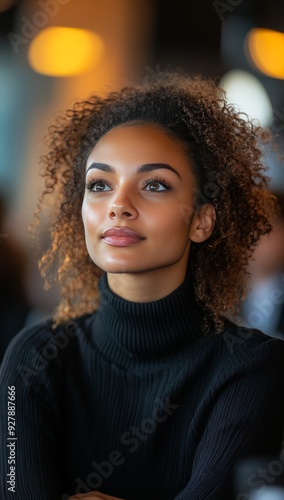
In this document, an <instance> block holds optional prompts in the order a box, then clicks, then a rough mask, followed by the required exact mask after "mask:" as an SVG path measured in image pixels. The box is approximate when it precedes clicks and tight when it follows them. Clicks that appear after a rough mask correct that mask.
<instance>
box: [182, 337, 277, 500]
mask: <svg viewBox="0 0 284 500" xmlns="http://www.w3.org/2000/svg"><path fill="white" fill-rule="evenodd" d="M272 342H273V343H274V342H275V345H274V347H275V349H274V353H273V351H271V355H270V356H269V357H267V359H266V362H263V361H258V360H256V361H255V362H249V363H248V364H247V365H246V366H245V365H244V366H243V367H242V368H241V370H240V371H239V373H238V374H236V375H235V376H234V377H233V378H232V379H231V380H229V379H228V380H225V379H224V383H223V385H222V390H221V391H220V392H219V394H218V395H216V402H215V404H214V405H212V410H211V413H210V417H209V419H208V424H207V426H206V428H205V429H204V433H203V435H202V438H201V440H200V442H199V445H198V447H197V449H196V453H195V459H194V463H193V469H192V474H191V478H190V480H189V482H188V484H187V485H186V487H185V488H184V489H183V490H182V491H181V492H180V493H179V494H178V495H177V496H176V497H175V500H188V499H189V498H190V500H204V499H205V498H206V500H231V498H234V499H235V498H241V497H242V498H243V496H242V495H241V493H242V492H240V491H235V492H233V491H232V486H233V479H234V466H235V463H236V461H237V460H239V459H240V460H241V459H243V458H246V457H253V456H254V457H255V456H270V457H271V456H274V457H275V459H276V460H277V459H278V457H279V453H280V451H281V441H282V433H283V429H284V396H283V387H284V343H282V342H280V341H274V340H273V341H272ZM277 350H279V351H280V352H279V353H277ZM281 351H282V353H281ZM282 446H283V443H282ZM238 495H239V497H238Z"/></svg>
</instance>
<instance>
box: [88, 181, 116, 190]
mask: <svg viewBox="0 0 284 500" xmlns="http://www.w3.org/2000/svg"><path fill="white" fill-rule="evenodd" d="M86 188H87V189H89V191H95V192H96V193H102V192H105V191H111V188H110V187H109V185H108V184H107V183H106V182H104V181H96V182H90V183H89V184H86Z"/></svg>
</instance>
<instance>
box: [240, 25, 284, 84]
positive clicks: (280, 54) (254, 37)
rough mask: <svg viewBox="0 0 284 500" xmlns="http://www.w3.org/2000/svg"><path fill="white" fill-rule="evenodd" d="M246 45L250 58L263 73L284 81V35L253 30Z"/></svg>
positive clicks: (272, 31)
mask: <svg viewBox="0 0 284 500" xmlns="http://www.w3.org/2000/svg"><path fill="white" fill-rule="evenodd" d="M245 43H246V49H247V52H248V56H249V57H250V58H251V60H252V62H253V63H254V65H255V66H256V67H257V68H258V69H259V70H260V71H261V72H262V73H264V74H265V75H267V76H270V77H273V78H281V79H284V33H281V32H279V31H274V30H269V29H263V28H253V29H252V30H250V31H249V33H248V35H247V37H246V42H245Z"/></svg>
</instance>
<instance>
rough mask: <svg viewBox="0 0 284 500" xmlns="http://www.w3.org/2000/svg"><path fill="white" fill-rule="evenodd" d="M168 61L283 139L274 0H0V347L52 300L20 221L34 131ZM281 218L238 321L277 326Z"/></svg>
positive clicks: (276, 181) (283, 55) (24, 214)
mask: <svg viewBox="0 0 284 500" xmlns="http://www.w3.org/2000/svg"><path fill="white" fill-rule="evenodd" d="M169 68H171V69H175V68H183V69H184V70H186V71H187V72H188V73H189V74H193V73H201V74H203V75H204V76H209V77H214V78H217V79H218V82H219V84H220V86H222V87H224V88H225V90H226V91H227V98H228V100H229V101H230V102H232V103H233V104H234V105H235V106H236V107H237V108H238V109H239V110H241V111H244V112H246V113H247V114H248V115H249V116H250V117H251V118H253V119H255V120H258V121H259V122H260V123H261V125H262V126H264V127H267V128H270V129H271V131H272V132H273V134H274V136H275V138H276V140H277V142H278V143H281V141H283V137H284V2H279V1H278V0H213V1H211V0H198V1H196V0H194V1H191V0H103V1H102V0H80V2H79V1H78V0H77V1H76V0H14V1H13V0H0V198H1V203H0V207H1V210H0V215H1V217H0V259H1V260H0V283H1V284H0V287H1V291H0V315H1V318H4V320H3V321H2V319H1V321H0V329H1V332H0V334H1V335H0V339H2V344H3V345H4V344H6V343H7V341H8V340H5V335H7V337H10V334H11V332H12V331H13V332H14V331H16V330H17V329H19V328H20V327H21V326H22V325H23V324H30V323H31V322H33V321H37V319H39V318H42V317H45V316H47V315H48V314H50V312H51V311H52V309H53V307H54V306H55V305H56V301H57V293H56V290H52V291H50V292H44V291H43V286H42V282H41V280H40V278H39V275H38V272H37V266H36V262H35V260H34V258H32V257H31V252H30V248H29V245H30V243H29V237H28V230H27V227H28V224H29V223H30V222H31V220H32V218H33V211H34V210H35V207H36V201H37V197H38V194H39V192H40V190H41V187H42V181H41V178H40V176H39V174H38V159H39V156H40V154H41V153H42V152H43V150H44V146H43V143H42V140H43V138H44V136H45V135H46V133H47V128H48V126H49V125H50V124H51V123H52V122H53V119H54V116H55V114H56V113H57V112H59V111H61V110H64V109H65V108H66V107H69V106H72V104H73V103H74V101H76V100H80V99H83V98H86V97H87V96H88V95H90V94H91V93H93V92H97V93H101V94H103V93H105V92H107V91H109V90H112V89H115V88H116V87H120V86H121V84H123V83H125V82H126V81H127V80H128V79H129V78H130V79H133V78H135V77H139V78H140V79H141V78H142V80H143V79H147V78H149V76H153V75H155V73H156V72H159V71H163V70H165V69H169ZM266 156H267V163H268V166H269V171H270V175H271V179H272V180H271V189H272V190H274V191H277V196H279V199H280V200H282V198H281V197H282V195H283V192H284V171H283V165H282V162H281V160H280V159H279V158H278V156H277V155H276V154H275V153H273V152H271V151H267V152H266ZM283 225H284V223H283V217H282V218H281V217H280V219H279V221H278V222H277V228H276V229H275V231H276V233H277V236H278V237H275V238H274V237H273V238H271V239H269V240H267V239H265V240H264V241H263V247H264V248H265V249H266V260H265V259H264V260H263V252H261V251H260V252H259V253H260V256H259V257H257V263H255V264H254V267H253V269H252V271H253V273H254V278H255V280H254V281H252V292H251V295H250V296H249V298H248V299H247V301H246V303H245V304H244V307H243V309H242V312H241V318H242V319H243V321H244V322H246V323H248V324H250V325H251V326H255V327H256V328H260V329H264V330H265V331H267V333H269V334H272V335H274V334H275V335H280V336H281V335H282V333H283V330H282V328H283V327H281V326H280V325H281V324H283V307H282V306H283V301H284V287H283V284H284V279H283V269H284V264H283V260H284V257H283V255H284V231H283ZM261 246H262V244H261ZM264 253H265V252H264ZM276 255H277V256H276ZM264 261H265V263H264ZM265 266H266V267H265ZM263 267H265V269H263ZM12 276H13V277H14V278H13V280H12V279H11V277H12ZM271 280H272V282H273V283H272V284H271ZM11 281H13V285H11ZM268 282H269V286H268ZM259 283H261V287H262V288H261V294H260V295H257V293H256V292H255V289H256V287H258V284H259ZM269 287H270V288H269ZM258 290H259V288H258ZM258 293H259V291H258ZM265 301H266V302H265ZM9 304H10V306H11V307H10V306H9ZM11 304H12V305H11ZM16 304H18V306H17V307H18V310H17V308H16ZM265 306H266V307H265ZM11 316H12V317H13V320H14V321H13V322H11ZM5 318H6V323H5ZM281 318H282V319H281ZM281 322H282V323H281ZM11 323H13V325H12V326H8V325H11ZM5 325H6V326H5ZM7 332H8V333H7ZM3 339H4V340H3ZM0 355H1V353H0Z"/></svg>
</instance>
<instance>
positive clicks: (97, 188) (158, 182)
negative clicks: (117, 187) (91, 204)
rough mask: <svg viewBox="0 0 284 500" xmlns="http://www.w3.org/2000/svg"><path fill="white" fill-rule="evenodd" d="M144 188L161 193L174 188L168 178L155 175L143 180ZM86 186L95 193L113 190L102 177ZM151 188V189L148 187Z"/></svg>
mask: <svg viewBox="0 0 284 500" xmlns="http://www.w3.org/2000/svg"><path fill="white" fill-rule="evenodd" d="M142 186H143V190H145V191H150V192H154V193H160V192H163V191H169V190H170V189H172V187H171V186H170V184H169V183H168V181H166V179H164V178H161V177H154V178H151V179H147V180H146V181H144V182H143V185H142ZM85 187H86V189H87V190H88V191H91V192H94V193H105V192H107V191H111V190H112V188H111V187H110V185H109V183H108V182H107V181H106V180H105V179H102V178H99V179H94V180H90V181H89V182H87V183H86V184H85ZM147 188H149V189H147Z"/></svg>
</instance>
